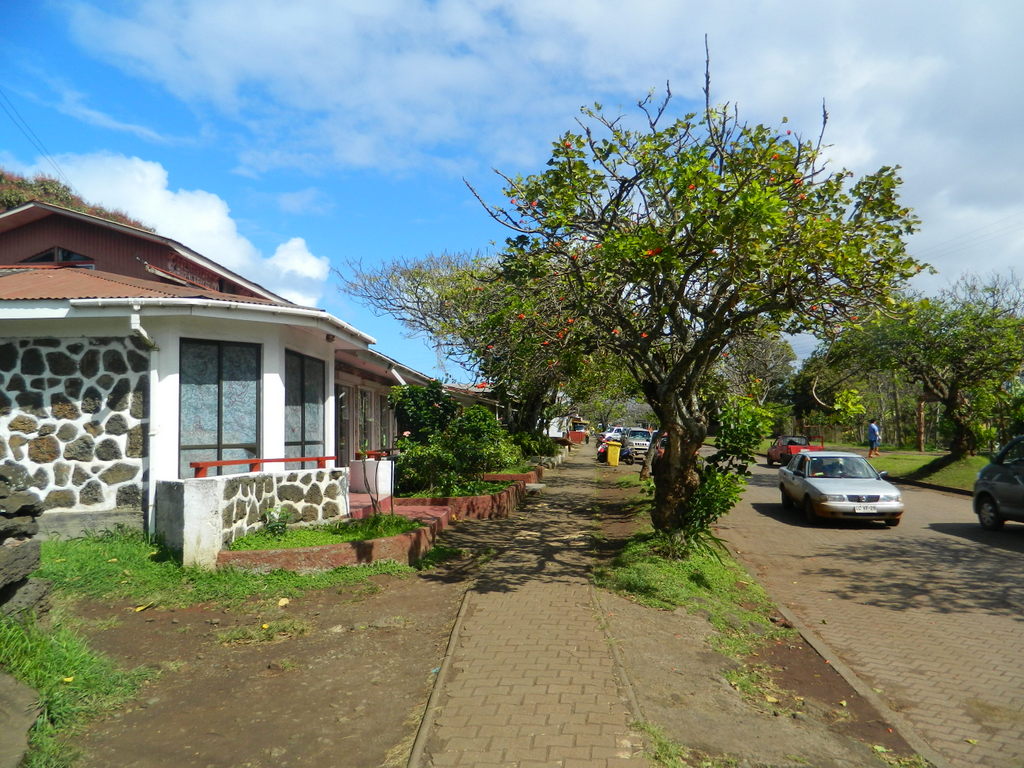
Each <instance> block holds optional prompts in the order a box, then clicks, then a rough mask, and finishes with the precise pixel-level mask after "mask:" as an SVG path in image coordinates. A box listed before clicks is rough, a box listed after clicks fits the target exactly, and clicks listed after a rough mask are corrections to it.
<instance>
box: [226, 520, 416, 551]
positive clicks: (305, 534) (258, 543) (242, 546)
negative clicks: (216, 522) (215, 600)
mask: <svg viewBox="0 0 1024 768" xmlns="http://www.w3.org/2000/svg"><path fill="white" fill-rule="evenodd" d="M422 527H423V525H422V523H417V522H415V521H413V520H410V519H409V518H407V517H402V516H401V515H372V516H370V517H366V518H363V519H362V520H352V521H345V522H338V523H328V524H326V525H314V526H309V527H306V528H290V529H288V530H286V531H284V532H283V533H272V532H271V531H268V530H266V529H260V530H258V531H254V532H253V533H250V534H248V535H246V536H242V537H240V538H237V539H235V540H234V541H233V542H231V544H230V546H229V547H228V549H232V550H254V549H295V548H297V547H320V546H324V545H327V544H340V543H342V542H346V541H365V540H367V539H382V538H386V537H388V536H398V535H399V534H402V533H408V532H409V531H415V530H416V529H417V528H422Z"/></svg>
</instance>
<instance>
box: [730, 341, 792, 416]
mask: <svg viewBox="0 0 1024 768" xmlns="http://www.w3.org/2000/svg"><path fill="white" fill-rule="evenodd" d="M795 361H796V355H795V354H794V353H793V347H792V346H791V345H790V343H789V342H788V341H786V340H785V339H783V338H782V337H780V336H779V335H778V334H777V333H776V334H756V335H752V336H743V337H740V338H738V339H736V340H735V341H734V342H732V343H731V344H730V345H729V348H728V349H727V350H726V351H725V352H724V353H723V357H722V362H721V365H720V366H719V372H720V373H721V375H722V378H723V379H725V382H726V385H727V387H728V390H729V392H730V393H732V394H735V395H748V396H750V397H751V398H753V399H754V401H755V402H756V403H757V404H758V405H764V404H765V403H766V402H768V401H769V400H771V401H775V402H779V401H781V400H783V399H788V384H789V381H790V379H791V378H792V376H793V363H794V362H795Z"/></svg>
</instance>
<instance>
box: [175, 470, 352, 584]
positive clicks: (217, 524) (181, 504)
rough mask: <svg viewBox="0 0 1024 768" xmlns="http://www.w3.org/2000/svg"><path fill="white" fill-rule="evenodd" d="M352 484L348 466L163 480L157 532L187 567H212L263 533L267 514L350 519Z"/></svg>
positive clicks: (306, 519) (313, 520) (304, 518)
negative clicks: (239, 542)
mask: <svg viewBox="0 0 1024 768" xmlns="http://www.w3.org/2000/svg"><path fill="white" fill-rule="evenodd" d="M348 480H349V470H348V468H347V467H339V468H336V469H304V470H295V471H290V472H251V473H247V474H244V475H224V476H221V477H202V478H189V479H186V480H161V481H159V482H158V483H157V484H156V504H155V506H156V509H155V513H156V515H155V533H156V534H157V535H158V536H160V537H161V538H162V539H163V541H164V543H165V544H167V546H169V547H170V548H171V549H172V550H174V551H176V552H179V553H180V554H181V557H182V562H183V563H184V564H185V565H197V566H200V567H204V568H213V567H215V566H216V564H217V553H219V552H220V550H221V549H222V548H224V547H225V546H227V545H228V544H230V543H231V542H232V541H234V540H235V539H237V538H239V537H240V536H244V535H245V534H247V533H251V532H252V531H255V530H257V529H258V528H260V527H261V526H262V521H261V517H262V516H263V515H264V514H265V513H266V512H268V511H269V510H272V509H277V510H279V511H282V512H288V513H289V514H290V515H291V519H292V521H293V522H300V523H322V522H328V521H331V520H337V519H339V518H343V517H349V516H350V510H349V503H348Z"/></svg>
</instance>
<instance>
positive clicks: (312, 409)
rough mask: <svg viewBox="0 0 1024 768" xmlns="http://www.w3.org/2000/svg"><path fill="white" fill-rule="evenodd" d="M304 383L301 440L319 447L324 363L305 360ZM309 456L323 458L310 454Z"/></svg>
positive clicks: (322, 413) (322, 438) (322, 432)
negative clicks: (303, 412) (303, 425)
mask: <svg viewBox="0 0 1024 768" xmlns="http://www.w3.org/2000/svg"><path fill="white" fill-rule="evenodd" d="M304 362H305V371H304V373H305V382H304V387H303V405H304V408H305V422H306V423H305V434H304V435H303V437H302V439H303V440H305V441H306V442H311V441H312V442H315V443H318V444H320V445H321V447H322V444H323V441H324V362H323V360H317V359H315V358H312V357H307V358H305V361H304ZM308 455H309V456H323V454H322V453H310V454H308Z"/></svg>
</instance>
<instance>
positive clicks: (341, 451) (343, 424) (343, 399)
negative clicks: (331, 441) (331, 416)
mask: <svg viewBox="0 0 1024 768" xmlns="http://www.w3.org/2000/svg"><path fill="white" fill-rule="evenodd" d="M337 392H338V405H337V408H338V413H337V421H338V435H337V445H336V446H335V450H336V451H337V457H336V463H337V465H338V466H339V467H347V466H348V463H349V461H350V460H351V459H352V457H351V455H350V454H351V453H352V450H351V449H352V446H351V443H350V441H349V430H350V429H351V428H352V423H351V419H352V414H351V412H350V411H351V403H352V391H351V389H350V388H349V387H337Z"/></svg>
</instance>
